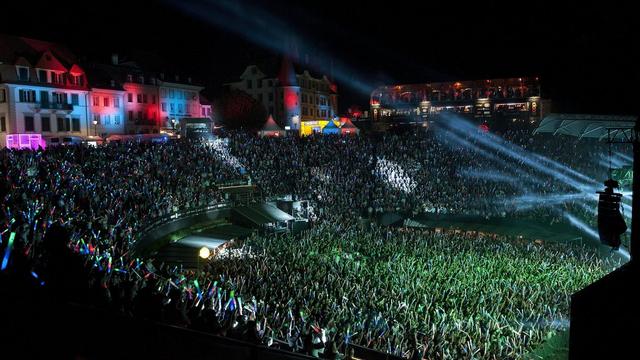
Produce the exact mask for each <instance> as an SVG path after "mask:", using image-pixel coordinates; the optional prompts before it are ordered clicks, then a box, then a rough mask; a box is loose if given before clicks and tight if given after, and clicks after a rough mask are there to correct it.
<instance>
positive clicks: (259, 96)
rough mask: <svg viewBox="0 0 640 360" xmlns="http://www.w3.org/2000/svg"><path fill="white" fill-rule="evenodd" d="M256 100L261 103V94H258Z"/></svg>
mask: <svg viewBox="0 0 640 360" xmlns="http://www.w3.org/2000/svg"><path fill="white" fill-rule="evenodd" d="M258 100H259V101H260V102H262V94H258Z"/></svg>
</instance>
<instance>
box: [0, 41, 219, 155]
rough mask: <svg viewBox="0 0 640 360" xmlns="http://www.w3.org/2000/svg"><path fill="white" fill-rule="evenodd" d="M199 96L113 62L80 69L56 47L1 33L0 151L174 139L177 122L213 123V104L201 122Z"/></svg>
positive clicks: (184, 83)
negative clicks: (143, 137)
mask: <svg viewBox="0 0 640 360" xmlns="http://www.w3.org/2000/svg"><path fill="white" fill-rule="evenodd" d="M84 69H87V71H86V72H85V70H84ZM202 89H203V87H202V86H199V85H196V84H193V83H192V81H191V78H190V77H182V79H181V77H180V76H178V75H173V76H166V77H165V74H164V73H153V72H147V71H144V70H143V69H142V68H141V67H140V66H138V65H137V64H136V63H133V62H120V61H119V59H118V56H116V55H114V56H113V57H112V59H111V63H109V64H96V63H87V64H79V63H78V62H77V60H76V57H75V55H74V54H73V53H72V52H71V51H69V50H68V49H67V48H66V47H64V46H61V45H60V44H55V43H50V42H46V41H40V40H34V39H28V38H22V37H15V36H7V35H1V34H0V147H5V146H9V147H15V148H25V147H29V148H37V147H38V146H41V147H46V146H47V145H57V144H65V143H76V142H81V141H91V142H96V141H101V140H104V139H106V138H108V137H109V136H110V135H125V134H158V133H161V132H172V131H174V130H175V129H176V128H177V127H179V126H180V121H181V120H182V119H187V118H197V117H200V116H202V117H207V118H211V117H212V111H211V104H210V103H209V104H207V106H206V107H205V113H206V114H207V115H206V116H204V115H201V114H202V111H203V110H202V109H203V107H202V105H201V103H200V98H199V97H200V91H202Z"/></svg>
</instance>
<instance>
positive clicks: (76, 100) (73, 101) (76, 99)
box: [71, 94, 80, 105]
mask: <svg viewBox="0 0 640 360" xmlns="http://www.w3.org/2000/svg"><path fill="white" fill-rule="evenodd" d="M71 104H72V105H79V104H80V96H78V94H71Z"/></svg>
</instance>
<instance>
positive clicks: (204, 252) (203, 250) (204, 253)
mask: <svg viewBox="0 0 640 360" xmlns="http://www.w3.org/2000/svg"><path fill="white" fill-rule="evenodd" d="M198 255H199V256H200V257H201V258H203V259H208V258H209V256H210V255H211V251H209V248H208V247H206V246H203V247H201V248H200V252H199V253H198Z"/></svg>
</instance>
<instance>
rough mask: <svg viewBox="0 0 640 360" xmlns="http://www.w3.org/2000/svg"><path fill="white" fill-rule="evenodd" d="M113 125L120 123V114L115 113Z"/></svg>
mask: <svg viewBox="0 0 640 360" xmlns="http://www.w3.org/2000/svg"><path fill="white" fill-rule="evenodd" d="M113 125H120V115H113Z"/></svg>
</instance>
